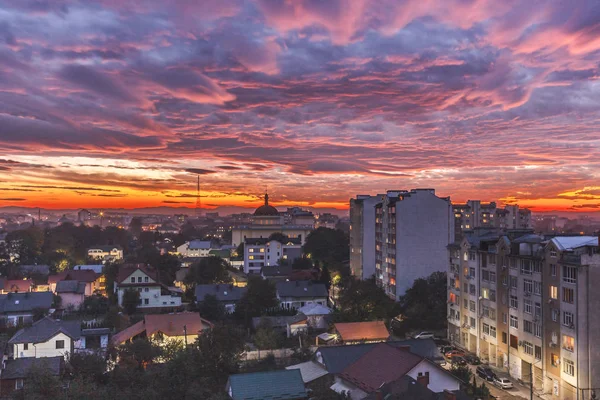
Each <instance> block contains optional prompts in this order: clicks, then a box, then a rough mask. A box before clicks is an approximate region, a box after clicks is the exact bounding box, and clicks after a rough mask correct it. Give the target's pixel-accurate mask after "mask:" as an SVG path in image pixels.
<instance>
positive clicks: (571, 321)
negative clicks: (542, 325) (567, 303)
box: [563, 311, 575, 328]
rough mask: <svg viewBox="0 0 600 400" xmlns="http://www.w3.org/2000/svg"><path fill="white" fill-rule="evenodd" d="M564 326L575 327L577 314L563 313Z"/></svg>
mask: <svg viewBox="0 0 600 400" xmlns="http://www.w3.org/2000/svg"><path fill="white" fill-rule="evenodd" d="M563 325H564V326H567V327H569V328H570V327H572V326H574V325H575V314H573V313H571V312H568V311H563Z"/></svg>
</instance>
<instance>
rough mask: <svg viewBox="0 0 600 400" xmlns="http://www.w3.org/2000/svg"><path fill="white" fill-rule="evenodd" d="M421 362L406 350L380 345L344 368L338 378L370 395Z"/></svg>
mask: <svg viewBox="0 0 600 400" xmlns="http://www.w3.org/2000/svg"><path fill="white" fill-rule="evenodd" d="M422 360H423V357H420V356H418V355H416V354H414V353H411V352H410V351H408V350H406V349H403V348H396V347H394V346H390V345H388V344H386V343H380V344H378V345H376V346H375V347H374V348H373V350H371V351H369V352H368V353H366V354H365V355H364V356H362V357H361V358H359V359H358V360H357V361H356V362H355V363H353V364H351V365H349V366H348V367H346V369H344V370H343V371H342V372H341V373H340V377H342V378H343V379H345V380H347V381H349V382H351V383H353V384H354V385H356V386H358V387H359V388H360V389H361V390H363V391H365V392H366V393H372V392H374V391H376V390H377V389H378V388H379V387H381V385H383V384H384V383H389V382H393V381H395V380H397V379H400V378H402V377H403V376H404V375H406V374H407V373H408V372H410V370H412V369H413V368H414V367H415V366H416V365H417V364H419V363H420V362H421V361H422Z"/></svg>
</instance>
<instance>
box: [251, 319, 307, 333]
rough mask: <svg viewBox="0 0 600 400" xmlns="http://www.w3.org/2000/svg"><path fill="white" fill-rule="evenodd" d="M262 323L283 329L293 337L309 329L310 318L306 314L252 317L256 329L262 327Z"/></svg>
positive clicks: (276, 328) (279, 329)
mask: <svg viewBox="0 0 600 400" xmlns="http://www.w3.org/2000/svg"><path fill="white" fill-rule="evenodd" d="M261 325H267V326H268V327H270V328H272V329H275V330H278V331H283V332H285V333H286V335H287V337H292V336H296V335H298V334H300V333H305V332H307V331H308V318H307V317H306V315H304V314H297V315H280V316H272V317H269V316H265V317H254V318H252V326H253V327H254V329H258V328H260V326H261Z"/></svg>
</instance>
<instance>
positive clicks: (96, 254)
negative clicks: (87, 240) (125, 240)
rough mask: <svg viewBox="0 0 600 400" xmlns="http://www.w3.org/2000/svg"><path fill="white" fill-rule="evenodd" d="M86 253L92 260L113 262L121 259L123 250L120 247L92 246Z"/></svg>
mask: <svg viewBox="0 0 600 400" xmlns="http://www.w3.org/2000/svg"><path fill="white" fill-rule="evenodd" d="M87 253H88V257H89V258H91V259H92V260H102V261H105V262H115V261H120V260H122V259H123V248H122V247H121V246H115V245H106V246H104V245H103V246H92V247H90V248H89V249H88V252H87Z"/></svg>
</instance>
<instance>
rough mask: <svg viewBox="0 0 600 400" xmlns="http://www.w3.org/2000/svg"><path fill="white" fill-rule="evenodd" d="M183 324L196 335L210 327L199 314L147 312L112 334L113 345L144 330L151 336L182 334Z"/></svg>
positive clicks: (189, 331)
mask: <svg viewBox="0 0 600 400" xmlns="http://www.w3.org/2000/svg"><path fill="white" fill-rule="evenodd" d="M184 326H185V327H186V330H187V334H188V335H198V334H199V333H200V332H201V331H203V330H204V329H207V328H210V327H211V326H212V323H210V322H209V321H207V320H205V319H204V318H202V317H200V315H199V314H197V313H191V312H184V313H177V314H148V315H146V316H145V317H144V319H143V320H142V321H140V322H138V323H136V324H133V325H131V326H130V327H128V328H126V329H124V330H122V331H121V332H119V333H117V334H116V335H114V336H113V338H112V342H113V344H115V345H120V344H122V343H125V342H126V341H128V340H130V339H133V338H134V337H135V336H137V335H140V334H142V333H144V332H145V333H146V336H152V335H154V334H155V333H158V332H161V333H163V334H164V335H166V336H183V335H184V330H183V327H184Z"/></svg>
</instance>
